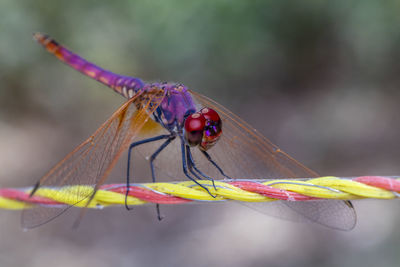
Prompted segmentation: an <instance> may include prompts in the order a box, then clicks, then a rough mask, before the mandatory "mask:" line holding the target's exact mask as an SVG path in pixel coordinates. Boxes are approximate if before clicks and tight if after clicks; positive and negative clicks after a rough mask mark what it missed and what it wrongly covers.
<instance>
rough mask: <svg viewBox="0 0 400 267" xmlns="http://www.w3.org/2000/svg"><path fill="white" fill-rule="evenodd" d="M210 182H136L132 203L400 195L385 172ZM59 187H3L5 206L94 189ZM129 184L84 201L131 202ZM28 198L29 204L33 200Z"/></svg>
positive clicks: (63, 200)
mask: <svg viewBox="0 0 400 267" xmlns="http://www.w3.org/2000/svg"><path fill="white" fill-rule="evenodd" d="M198 182H199V183H200V184H201V185H203V186H205V187H207V188H208V190H209V191H210V193H211V194H212V195H210V194H209V193H208V192H206V191H205V190H204V189H203V188H202V187H201V186H199V185H197V184H196V183H194V182H192V181H185V182H172V183H146V184H133V185H132V186H130V188H129V197H128V199H127V203H128V205H143V204H146V203H158V204H181V203H187V202H193V201H209V202H215V201H225V200H236V201H245V202H267V201H275V200H286V201H307V200H318V199H342V200H352V199H363V198H375V199H393V198H397V197H400V179H397V178H394V177H382V176H362V177H354V178H339V177H333V176H329V177H320V178H313V179H307V178H306V179H278V180H226V181H215V188H214V186H213V183H212V182H211V181H204V180H201V181H198ZM65 189H66V187H59V188H46V187H41V188H39V189H38V190H37V191H36V193H35V195H34V196H32V197H30V196H29V193H30V192H31V190H32V188H24V189H18V188H4V189H0V208H1V209H11V210H18V209H23V208H27V207H33V206H34V205H42V206H49V207H50V206H52V207H54V205H68V204H71V203H68V200H71V199H77V198H78V196H76V197H74V196H73V194H78V193H79V192H82V190H85V192H88V191H87V190H88V189H89V190H93V188H92V187H89V186H81V185H75V186H68V188H67V189H68V190H65ZM125 194H126V185H125V184H109V185H103V186H101V187H100V188H99V190H98V191H97V192H96V194H95V196H94V198H93V200H92V201H91V203H89V205H87V204H86V203H85V202H84V201H82V203H78V204H76V206H78V207H86V206H87V207H89V208H96V207H105V206H112V205H124V204H125ZM27 204H28V205H27Z"/></svg>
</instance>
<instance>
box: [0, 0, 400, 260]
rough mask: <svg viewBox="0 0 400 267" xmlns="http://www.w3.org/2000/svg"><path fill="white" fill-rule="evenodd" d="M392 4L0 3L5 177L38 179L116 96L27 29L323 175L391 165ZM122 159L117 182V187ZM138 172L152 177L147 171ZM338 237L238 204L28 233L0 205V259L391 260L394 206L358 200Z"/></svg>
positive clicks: (1, 170) (376, 171)
mask: <svg viewBox="0 0 400 267" xmlns="http://www.w3.org/2000/svg"><path fill="white" fill-rule="evenodd" d="M399 11H400V2H399V1H395V0H391V1H372V0H365V1H347V0H338V1H314V0H311V1H224V0H213V1H177V0H174V1H105V0H104V1H77V0H74V1H63V2H61V1H51V0H40V1H12V0H5V1H1V2H0V186H1V187H20V186H28V185H32V184H33V183H34V182H35V181H36V180H37V179H38V178H39V177H41V176H42V175H43V174H44V173H45V172H46V171H47V170H48V169H49V168H50V167H51V166H52V165H54V164H55V163H56V162H57V161H59V160H60V159H61V158H62V157H63V156H64V155H66V154H67V153H68V152H69V151H71V150H72V149H73V147H75V146H76V145H77V144H79V143H80V142H81V141H83V140H84V139H86V138H87V137H88V136H89V135H90V134H91V133H92V132H94V130H95V129H96V128H97V127H98V126H99V125H100V124H101V123H102V122H103V121H105V120H106V119H107V118H108V116H110V114H111V113H112V112H113V111H114V110H115V109H116V108H117V107H118V106H119V105H120V104H122V103H123V101H124V100H123V99H122V97H120V96H119V95H116V94H115V93H114V92H112V91H111V90H109V89H108V88H106V87H104V86H102V85H100V84H98V83H97V82H95V81H92V80H90V79H88V78H86V77H83V76H82V75H80V74H78V73H77V72H75V71H74V70H72V69H70V68H68V67H66V66H65V65H63V64H61V63H60V62H59V61H57V60H56V59H55V58H54V57H52V56H50V55H49V54H47V53H46V52H45V51H44V50H43V49H42V48H41V47H40V46H39V45H37V44H36V43H35V42H34V41H33V40H32V33H33V32H35V31H41V32H45V33H48V34H50V35H51V36H53V37H54V38H56V39H57V40H58V41H59V42H61V43H63V44H65V45H66V46H67V47H69V48H71V49H72V50H73V51H75V52H78V53H79V54H80V55H81V56H83V57H85V58H87V59H89V60H91V61H93V62H95V63H96V64H99V65H100V66H103V67H104V68H107V69H110V70H112V71H114V72H117V73H121V74H126V75H134V76H137V77H140V78H142V79H144V80H147V81H179V82H182V83H184V84H185V85H187V86H188V87H189V88H191V89H193V90H195V91H198V92H200V93H202V94H205V95H207V96H209V97H211V98H213V99H215V100H216V101H218V102H219V103H221V104H223V105H224V106H226V107H228V108H229V109H231V110H232V111H233V112H235V113H236V114H238V115H240V116H241V117H242V118H243V119H245V120H246V121H248V122H249V123H250V124H251V125H253V126H254V127H255V128H257V129H258V130H260V131H261V132H262V133H263V134H264V135H265V136H267V137H268V138H269V139H271V140H272V141H273V142H274V143H275V144H277V145H279V146H280V148H282V149H283V150H285V151H287V152H288V153H289V154H291V155H292V156H293V157H295V158H296V159H298V160H299V161H301V162H302V163H304V164H305V165H307V166H308V167H310V168H311V169H313V170H315V171H317V172H319V173H320V174H323V175H336V176H358V175H367V174H370V175H399V174H400V164H399V162H400V142H399V136H400V127H399V126H400V121H399V102H400V90H399V86H400V75H399V74H400V63H399V62H400V53H399V51H400V49H399V48H400V16H399V15H398V14H399ZM125 160H126V159H125V157H123V158H122V159H121V161H122V162H123V164H121V165H119V166H118V167H117V168H116V171H115V172H114V173H113V177H112V179H114V181H120V182H123V177H124V172H125V169H124V166H125ZM145 181H146V180H145ZM354 204H355V207H356V209H357V211H358V225H357V227H356V228H355V229H354V230H353V231H351V232H338V231H333V230H329V229H325V228H323V227H320V226H316V225H311V224H296V223H292V222H286V221H282V220H278V219H275V218H272V217H266V216H265V215H262V214H259V213H256V212H254V211H252V210H250V209H246V208H245V207H242V206H239V205H235V204H222V205H207V204H205V205H182V206H173V207H172V206H170V207H163V208H162V212H163V214H164V215H166V218H165V219H164V220H163V221H162V222H158V221H157V219H156V215H155V210H154V208H153V207H151V206H150V207H139V208H136V209H135V210H134V211H132V212H128V211H126V210H125V209H124V208H109V209H105V210H102V211H89V212H88V214H87V216H86V217H85V218H84V220H83V221H82V223H81V226H80V227H79V228H78V229H77V230H72V229H71V223H72V221H73V219H74V217H71V216H68V215H64V216H62V217H60V218H59V219H58V220H56V221H54V222H52V223H50V224H47V225H45V226H43V227H41V228H39V229H36V230H32V231H28V232H23V231H22V229H21V228H20V226H19V220H20V214H19V212H14V211H0V213H1V215H0V217H1V220H0V225H1V230H0V232H1V236H0V265H1V266H110V265H113V266H205V265H208V266H210V265H212V266H228V265H229V266H378V265H379V266H399V264H400V254H399V253H398V251H399V249H400V232H399V230H398V224H399V223H400V216H399V215H400V205H399V203H398V202H397V201H396V200H393V201H372V200H366V201H356V202H355V203H354Z"/></svg>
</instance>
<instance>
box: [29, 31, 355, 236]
mask: <svg viewBox="0 0 400 267" xmlns="http://www.w3.org/2000/svg"><path fill="white" fill-rule="evenodd" d="M34 39H35V40H36V41H38V42H39V43H40V44H41V45H43V46H44V48H45V49H46V50H47V51H48V52H50V53H52V54H54V55H55V56H56V57H57V58H58V59H59V60H61V61H62V62H64V63H66V64H67V65H69V66H70V67H72V68H74V69H75V70H77V71H79V72H81V73H83V74H84V75H86V76H89V77H90V78H92V79H95V80H97V81H99V82H101V83H102V84H104V85H106V86H108V87H110V88H112V89H113V90H114V91H115V92H117V93H118V94H120V95H122V96H123V97H125V98H127V101H126V102H125V103H124V104H123V105H122V106H121V107H120V108H119V109H118V110H117V111H115V112H114V114H112V115H111V117H110V118H109V119H108V120H107V121H106V122H105V123H103V125H101V126H100V128H98V129H97V130H96V131H95V132H94V134H93V135H91V136H90V137H89V138H88V139H87V140H86V141H84V142H83V143H82V144H81V145H79V146H78V147H77V148H75V149H74V150H73V151H72V152H71V153H69V154H68V155H67V156H66V157H65V158H64V159H63V160H62V161H60V162H59V163H58V164H56V165H55V166H54V167H53V168H52V169H51V170H50V171H49V172H48V173H47V174H46V175H45V176H44V177H42V178H41V179H40V180H39V181H38V182H37V184H36V185H35V187H34V189H33V190H32V193H31V195H33V194H35V192H36V191H37V189H38V188H39V187H55V186H57V187H60V186H63V189H62V190H63V191H62V192H61V193H65V192H67V191H68V190H70V189H69V188H68V185H78V184H79V185H86V187H85V188H86V189H80V191H79V192H74V194H71V196H70V197H68V199H67V201H65V202H66V203H69V205H62V206H55V207H54V208H48V207H40V206H38V207H36V208H33V209H26V210H24V211H23V214H22V224H23V226H24V227H25V228H33V227H36V226H40V225H42V224H44V223H46V222H48V221H50V220H52V219H54V218H55V217H57V216H59V215H60V214H62V213H63V212H64V211H66V210H67V209H68V208H70V207H71V206H74V205H76V204H77V203H79V202H81V201H83V200H88V199H89V200H90V199H91V198H92V197H93V196H94V194H95V192H96V190H97V189H98V188H99V186H100V185H102V184H103V183H104V182H105V180H106V179H107V177H108V175H109V173H110V171H111V169H112V168H113V167H114V165H115V164H116V162H117V160H118V158H119V157H120V156H121V154H122V153H123V152H125V151H128V168H127V188H128V189H129V184H130V179H131V177H132V173H131V172H132V170H131V167H130V161H131V153H132V151H134V150H140V151H141V152H142V153H143V154H144V155H145V156H148V159H149V165H150V170H151V175H152V179H153V182H154V181H155V180H156V176H157V175H156V171H157V170H159V171H163V172H165V173H169V174H170V175H171V176H173V177H179V176H182V175H183V176H185V177H187V178H188V179H190V180H192V181H194V182H195V183H198V182H197V181H198V180H199V179H208V180H211V181H214V180H213V179H226V178H229V179H261V178H262V179H267V178H279V177H285V178H299V177H317V176H318V175H317V174H316V173H315V172H313V171H311V170H310V169H308V168H307V167H305V166H303V165H302V164H300V163H299V162H297V161H296V160H294V159H293V158H291V157H290V156H289V155H287V154H286V153H284V152H283V151H282V150H280V149H279V148H278V147H277V146H275V145H274V144H272V143H271V142H270V141H269V140H268V139H266V138H265V137H264V136H262V135H261V134H260V133H259V132H257V131H256V130H255V129H253V128H252V127H251V126H249V125H248V124H247V123H246V122H245V121H243V120H242V119H240V118H239V117H238V116H236V115H235V114H233V113H232V112H230V111H229V110H227V109H226V108H224V107H223V106H221V105H219V104H218V103H216V102H214V101H213V100H211V99H209V98H207V97H206V96H203V95H201V94H199V93H196V92H194V91H191V90H189V89H188V88H187V87H186V86H184V85H182V84H177V83H145V82H143V81H141V80H140V79H138V78H134V77H129V76H123V75H119V74H115V73H112V72H110V71H108V70H105V69H102V68H100V67H98V66H96V65H94V64H93V63H91V62H89V61H87V60H85V59H83V58H82V57H80V56H78V55H77V54H75V53H73V52H71V51H70V50H68V49H67V48H65V47H64V46H62V45H60V44H58V43H57V42H56V41H55V40H54V39H52V38H50V37H49V36H47V35H45V34H41V33H35V34H34ZM133 166H134V162H133ZM202 187H203V189H204V190H206V191H208V189H207V187H206V186H202ZM209 193H210V192H209ZM55 194H57V193H55ZM127 194H128V192H127ZM210 194H211V193H210ZM285 205H286V206H288V207H290V208H291V209H292V210H294V211H295V212H297V213H298V214H300V215H301V216H302V217H305V218H307V219H309V220H311V221H313V222H316V223H320V224H323V225H325V226H328V227H331V228H337V229H351V228H352V227H354V224H355V221H356V215H355V212H354V209H353V206H352V205H351V203H350V202H348V201H340V200H319V201H311V202H287V203H286V204H285Z"/></svg>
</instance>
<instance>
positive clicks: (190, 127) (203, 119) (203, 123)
mask: <svg viewBox="0 0 400 267" xmlns="http://www.w3.org/2000/svg"><path fill="white" fill-rule="evenodd" d="M184 130H185V139H186V142H187V143H188V144H189V145H190V146H199V148H200V149H201V150H203V151H206V150H208V149H209V148H211V147H212V146H213V145H215V143H216V142H217V141H218V139H219V138H220V136H221V134H222V121H221V118H220V117H219V115H218V113H217V112H216V111H215V110H213V109H210V108H202V109H201V110H200V111H199V112H196V113H193V114H192V115H190V116H188V117H187V118H186V120H185V127H184Z"/></svg>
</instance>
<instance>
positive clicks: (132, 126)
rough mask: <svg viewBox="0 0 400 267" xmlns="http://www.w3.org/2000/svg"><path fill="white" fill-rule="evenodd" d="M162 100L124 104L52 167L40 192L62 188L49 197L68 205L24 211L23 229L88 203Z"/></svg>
mask: <svg viewBox="0 0 400 267" xmlns="http://www.w3.org/2000/svg"><path fill="white" fill-rule="evenodd" d="M163 98H164V91H163V90H159V91H158V92H156V91H154V92H153V93H143V92H139V93H138V94H137V95H135V96H134V97H133V98H131V99H130V100H129V101H128V102H126V103H125V104H123V105H122V106H121V107H120V108H119V109H118V110H117V111H116V112H115V113H114V114H113V115H112V116H111V118H109V119H108V120H107V121H106V122H105V123H104V124H103V125H102V126H101V127H100V128H99V129H97V131H96V132H95V133H94V134H93V135H92V136H91V137H90V138H89V139H87V140H86V141H85V142H83V143H82V144H81V145H79V146H78V147H77V148H76V149H75V150H73V151H72V152H71V153H70V154H68V155H67V156H66V157H65V158H64V159H63V160H62V161H61V162H59V163H58V164H57V165H55V167H53V168H52V169H51V170H50V171H49V172H48V173H47V174H46V175H45V176H44V177H42V178H41V179H40V180H39V182H38V184H39V188H47V187H49V188H51V187H61V186H63V189H62V190H61V191H58V192H55V193H53V194H54V195H52V196H53V197H54V198H56V199H57V198H62V199H63V202H65V203H69V204H68V205H60V206H55V207H53V208H48V207H41V206H37V207H35V208H32V209H26V210H24V211H23V213H22V226H23V227H24V228H34V227H37V226H40V225H42V224H44V223H47V222H49V221H51V220H52V219H54V218H56V217H57V216H59V215H61V214H62V213H63V212H64V211H66V210H67V209H68V208H70V207H71V206H74V205H76V204H78V203H80V202H83V201H86V202H87V201H88V200H90V199H91V198H92V197H93V196H94V193H95V192H96V190H97V189H98V187H99V186H100V185H101V184H102V183H104V181H105V180H106V178H107V176H108V174H109V173H110V171H111V169H112V168H113V167H114V165H115V163H116V162H117V160H118V158H119V156H120V155H121V153H122V152H123V151H124V150H126V149H127V147H128V146H129V145H130V143H131V142H132V140H133V139H134V138H135V137H136V136H137V135H139V134H140V131H141V129H142V127H143V126H144V125H145V124H146V122H147V121H148V120H149V118H150V117H149V116H150V115H151V114H152V113H153V112H154V110H155V109H157V107H158V106H159V104H160V103H161V101H162V99H163ZM69 185H80V186H82V187H80V188H79V190H78V191H76V190H75V189H74V190H72V189H71V188H69V187H68V186H69ZM39 192H40V191H38V193H39Z"/></svg>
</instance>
